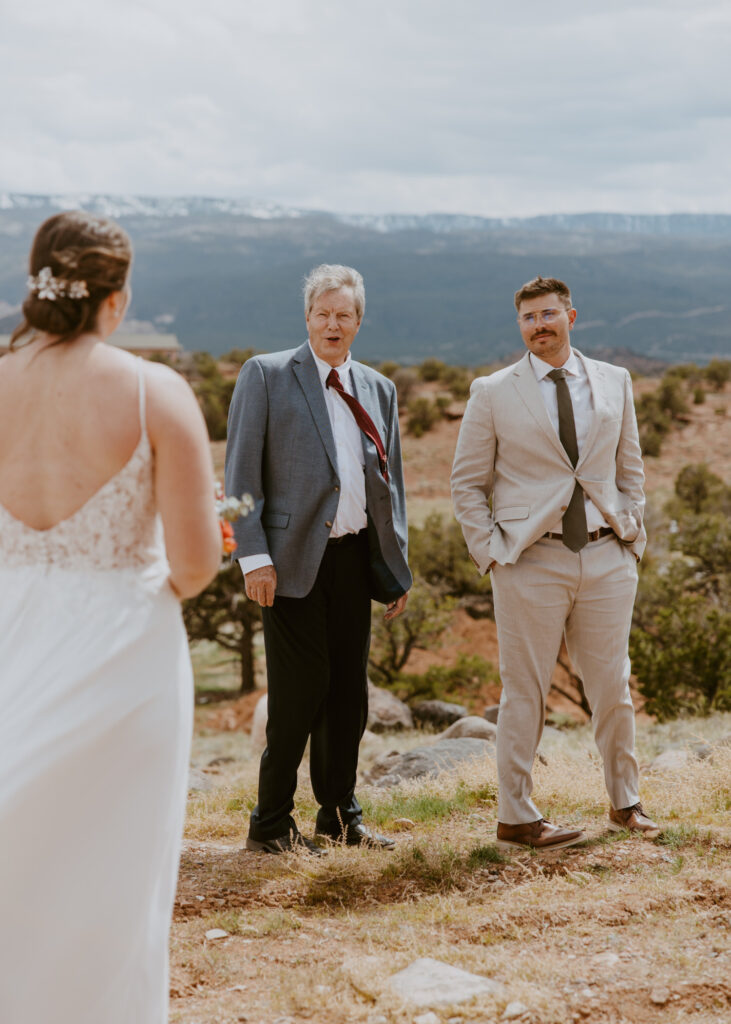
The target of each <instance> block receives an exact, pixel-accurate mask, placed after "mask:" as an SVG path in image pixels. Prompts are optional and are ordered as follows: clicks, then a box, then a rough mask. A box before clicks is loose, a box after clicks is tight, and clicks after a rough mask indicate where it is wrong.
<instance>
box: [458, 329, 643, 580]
mask: <svg viewBox="0 0 731 1024" xmlns="http://www.w3.org/2000/svg"><path fill="white" fill-rule="evenodd" d="M574 352H575V353H576V355H577V357H578V358H579V359H580V360H581V361H582V363H583V365H584V366H585V368H586V372H587V375H588V378H589V384H590V387H591V393H592V400H593V407H594V408H593V415H592V421H591V426H590V429H589V434H588V436H587V438H586V441H585V442H584V445H583V447H582V450H581V453H580V455H579V461H578V463H577V465H576V468H575V469H574V467H573V466H572V465H571V461H570V459H569V457H568V455H567V454H566V451H565V450H564V447H563V445H562V444H561V442H560V440H559V438H558V434H557V433H556V431H555V430H554V428H553V425H552V423H551V420H550V419H549V416H548V412H547V411H546V407H545V404H544V402H543V398H542V396H541V392H540V388H539V385H538V382H537V381H536V378H535V374H534V373H533V369H532V367H531V364H530V361H529V358H528V353H526V355H525V356H524V357H523V359H521V360H520V362H518V363H516V364H515V365H514V366H509V367H507V368H506V369H504V370H499V371H498V372H497V373H493V374H492V375H491V376H489V377H478V378H477V379H476V380H475V381H474V382H473V384H472V389H471V394H470V400H469V402H468V404H467V410H466V412H465V416H464V420H463V421H462V427H461V430H460V433H459V441H458V442H457V451H456V453H455V458H454V467H453V470H452V500H453V502H454V510H455V515H456V517H457V519H458V521H459V523H460V524H461V526H462V530H463V532H464V536H465V540H466V541H467V547H468V549H469V552H470V556H471V558H472V560H473V561H474V562H475V564H476V565H477V568H478V569H479V571H480V573H485V572H486V571H487V569H488V567H489V566H490V564H491V563H492V562H493V561H495V562H498V563H499V564H500V565H505V564H508V563H514V562H517V560H518V558H519V557H520V555H521V552H523V551H524V550H525V549H526V548H527V547H530V545H531V544H534V543H535V541H537V540H538V539H539V537H542V536H543V534H544V533H547V532H548V531H550V530H555V529H556V527H557V526H559V528H560V522H561V517H562V515H563V512H564V511H565V509H566V506H567V505H568V503H569V501H570V499H571V495H572V493H573V490H574V485H575V482H576V481H577V480H578V482H579V483H580V484H581V486H582V487H583V489H584V491H585V493H586V494H587V495H588V497H589V498H590V499H591V500H592V501H593V502H594V504H595V505H596V507H597V508H598V509H599V510H600V512H601V513H602V515H603V516H604V518H605V519H606V521H607V522H608V523H609V525H610V526H611V527H612V529H613V530H614V532H615V533H616V534H617V537H618V538H619V539H620V540H621V541H622V542H623V543H624V544H626V545H627V546H628V547H629V548H630V550H631V551H632V552H633V553H634V554H635V556H636V557H637V558H638V559H639V558H640V557H641V555H642V552H643V551H644V548H645V542H646V539H647V535H646V533H645V529H644V527H643V525H642V517H643V512H644V507H645V497H644V492H643V484H644V474H643V471H642V455H641V452H640V444H639V438H638V434H637V420H636V417H635V408H634V401H633V398H632V383H631V380H630V375H629V373H628V372H627V370H625V369H623V368H622V367H618V366H612V365H610V364H609V363H602V362H598V361H597V360H595V359H588V358H587V357H586V356H584V355H582V354H581V353H580V352H578V351H577V350H576V349H574Z"/></svg>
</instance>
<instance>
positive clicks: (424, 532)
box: [409, 512, 491, 599]
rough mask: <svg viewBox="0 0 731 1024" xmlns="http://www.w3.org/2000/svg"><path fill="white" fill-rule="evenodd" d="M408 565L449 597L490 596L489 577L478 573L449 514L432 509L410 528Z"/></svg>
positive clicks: (458, 528)
mask: <svg viewBox="0 0 731 1024" xmlns="http://www.w3.org/2000/svg"><path fill="white" fill-rule="evenodd" d="M409 564H410V565H411V567H412V569H413V570H414V572H415V573H417V574H418V575H419V576H420V577H421V578H423V579H424V580H426V582H427V583H429V584H430V585H431V586H433V587H436V588H437V589H438V590H439V591H440V592H441V593H443V594H445V595H449V596H451V597H458V598H462V599H464V598H466V597H469V596H472V595H480V596H483V597H484V596H486V595H490V592H491V588H490V577H489V576H488V575H485V576H480V575H479V573H478V572H477V569H476V568H475V565H474V563H473V562H472V560H471V558H470V556H469V555H468V553H467V545H466V544H465V541H464V537H463V535H462V529H461V527H460V525H459V523H457V522H456V521H455V520H454V519H452V518H451V516H450V517H449V518H448V519H446V520H445V519H444V517H443V516H441V515H440V514H439V513H438V512H432V513H431V514H430V515H428V516H427V518H426V519H425V520H424V523H423V524H422V526H410V527H409Z"/></svg>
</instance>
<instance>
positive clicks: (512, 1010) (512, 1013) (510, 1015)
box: [502, 1000, 528, 1020]
mask: <svg viewBox="0 0 731 1024" xmlns="http://www.w3.org/2000/svg"><path fill="white" fill-rule="evenodd" d="M526 1013H528V1007H527V1006H526V1005H525V1003H519V1002H518V1001H517V1000H516V1001H515V1002H514V1003H508V1005H507V1006H506V1007H505V1012H504V1013H503V1018H502V1019H503V1020H517V1019H518V1017H523V1016H524V1015H525V1014H526Z"/></svg>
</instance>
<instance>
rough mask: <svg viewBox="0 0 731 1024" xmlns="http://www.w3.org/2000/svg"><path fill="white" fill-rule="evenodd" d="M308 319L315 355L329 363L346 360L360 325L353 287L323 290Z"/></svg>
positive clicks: (336, 363)
mask: <svg viewBox="0 0 731 1024" xmlns="http://www.w3.org/2000/svg"><path fill="white" fill-rule="evenodd" d="M305 320H306V321H307V331H308V333H309V335H310V344H311V345H312V348H313V350H314V352H315V355H316V356H319V357H320V359H322V360H323V361H324V362H326V363H329V364H330V366H340V364H341V363H343V362H345V359H346V357H347V355H348V352H349V351H350V346H351V345H352V344H353V339H354V338H355V336H356V334H357V333H358V328H359V327H360V320H359V319H358V314H357V313H356V311H355V297H354V295H353V289H352V288H348V287H343V288H334V289H333V290H332V291H329V292H323V293H322V295H320V296H319V297H318V298H317V299H315V301H314V303H313V305H312V309H311V310H310V312H309V313H308V314H307V316H306V317H305Z"/></svg>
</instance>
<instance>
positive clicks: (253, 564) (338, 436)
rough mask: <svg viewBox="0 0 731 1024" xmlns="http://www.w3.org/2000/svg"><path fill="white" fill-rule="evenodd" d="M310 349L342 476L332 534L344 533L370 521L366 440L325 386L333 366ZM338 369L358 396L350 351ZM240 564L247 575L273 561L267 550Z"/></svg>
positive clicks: (345, 384)
mask: <svg viewBox="0 0 731 1024" xmlns="http://www.w3.org/2000/svg"><path fill="white" fill-rule="evenodd" d="M310 352H312V357H313V359H314V360H315V366H316V367H317V372H318V374H319V375H320V382H321V384H322V390H323V392H324V395H325V405H326V406H327V414H328V416H329V417H330V426H331V427H332V432H333V438H334V440H335V452H336V455H337V462H338V476H339V477H340V493H339V496H338V508H337V512H336V513H335V519H334V520H333V525H332V529H331V530H330V536H331V537H342V536H343V535H344V534H346V533H359V532H360V530H363V529H365V527H366V526H367V525H368V516H367V514H366V490H365V455H364V454H363V442H362V440H361V431H360V427H359V426H358V424H357V423H356V422H355V417H354V416H353V413H352V412H351V411H350V409H349V408H348V406H347V405H346V404H345V400H344V399H343V398H341V396H340V395H339V394H338V393H337V391H335V390H334V389H333V388H328V387H326V386H325V381H326V380H327V378H328V374H329V373H330V371H331V370H332V366H330V364H329V363H326V362H325V361H324V359H320V358H319V356H316V355H315V352H314V350H313V348H312V345H310ZM335 369H336V370H337V371H338V376H339V377H340V382H341V384H342V385H343V388H344V389H345V390H346V391H347V392H348V394H349V395H353V397H355V394H354V391H353V382H352V380H351V377H350V352H348V354H347V356H346V358H345V362H344V363H342V364H341V365H340V366H336V367H335ZM239 565H240V566H241V571H242V572H243V573H244V575H246V573H247V572H253V571H254V569H261V568H263V567H264V566H265V565H272V560H271V558H270V557H269V554H268V553H265V552H262V553H261V554H259V555H247V556H246V557H245V558H240V559H239Z"/></svg>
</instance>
